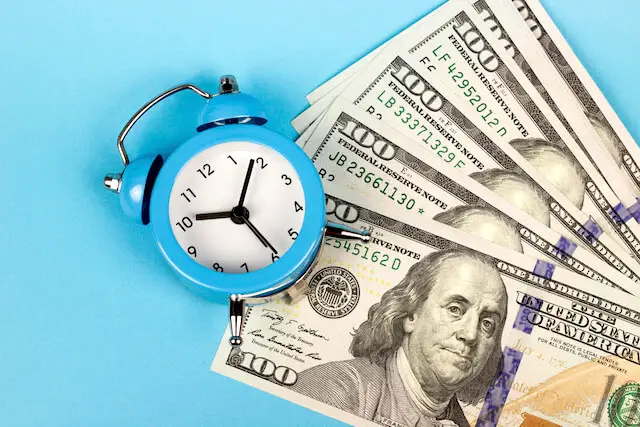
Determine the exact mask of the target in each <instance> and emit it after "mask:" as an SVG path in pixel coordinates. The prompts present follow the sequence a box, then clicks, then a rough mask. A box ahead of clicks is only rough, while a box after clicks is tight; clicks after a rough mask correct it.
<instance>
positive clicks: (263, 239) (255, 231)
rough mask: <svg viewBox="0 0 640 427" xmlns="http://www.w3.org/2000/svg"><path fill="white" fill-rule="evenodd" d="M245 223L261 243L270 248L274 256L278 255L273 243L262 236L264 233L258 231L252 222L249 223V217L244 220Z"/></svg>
mask: <svg viewBox="0 0 640 427" xmlns="http://www.w3.org/2000/svg"><path fill="white" fill-rule="evenodd" d="M243 220H244V223H245V224H247V227H249V229H250V230H251V231H252V232H253V234H255V235H256V237H257V238H258V240H260V242H262V244H263V245H264V246H265V248H266V247H269V248H270V249H271V250H272V251H273V253H274V254H277V253H278V251H277V250H276V248H274V247H273V246H272V245H271V243H269V241H268V240H267V239H266V238H265V237H264V236H263V235H262V233H260V232H259V231H258V229H257V228H256V227H255V226H254V225H253V224H252V223H251V221H249V218H248V217H244V218H243Z"/></svg>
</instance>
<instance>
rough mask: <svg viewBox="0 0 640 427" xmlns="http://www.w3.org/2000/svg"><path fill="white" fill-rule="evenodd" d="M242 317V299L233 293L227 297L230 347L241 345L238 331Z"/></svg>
mask: <svg viewBox="0 0 640 427" xmlns="http://www.w3.org/2000/svg"><path fill="white" fill-rule="evenodd" d="M243 319H244V300H243V299H241V298H240V296H239V295H236V294H233V295H231V296H230V297H229V324H230V325H231V338H229V344H231V346H232V347H240V346H241V345H242V337H240V331H241V329H242V321H243Z"/></svg>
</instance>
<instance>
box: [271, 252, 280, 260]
mask: <svg viewBox="0 0 640 427" xmlns="http://www.w3.org/2000/svg"><path fill="white" fill-rule="evenodd" d="M279 259H280V257H279V256H278V255H276V254H274V253H272V254H271V262H276V261H277V260H279Z"/></svg>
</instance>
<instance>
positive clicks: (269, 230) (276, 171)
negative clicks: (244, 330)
mask: <svg viewBox="0 0 640 427" xmlns="http://www.w3.org/2000/svg"><path fill="white" fill-rule="evenodd" d="M250 163H252V164H253V167H252V170H251V174H250V175H249V178H248V185H247V189H246V193H245V197H244V202H243V206H242V207H241V208H238V206H239V202H240V196H241V193H242V190H243V186H244V183H245V179H246V178H247V172H248V169H249V165H250ZM234 208H235V209H234ZM232 211H233V213H231V212H232ZM206 214H208V217H209V218H211V219H202V218H203V215H204V216H207V215H206ZM304 214H305V205H304V191H303V189H302V184H301V183H300V179H299V177H298V174H297V173H296V171H295V169H294V168H293V166H292V165H291V164H290V163H289V162H288V161H287V160H286V159H285V158H284V157H283V156H282V155H281V154H280V153H278V152H276V151H274V150H272V149H270V148H267V147H265V146H264V145H260V144H255V143H250V142H227V143H223V144H218V145H215V146H213V147H211V148H208V149H206V150H203V151H202V152H200V153H199V154H197V155H196V156H194V157H193V158H192V159H191V160H189V162H188V163H187V164H186V165H185V166H184V167H183V168H182V170H181V171H180V173H179V174H178V176H177V177H176V180H175V183H174V184H173V188H172V190H171V195H170V198H169V218H170V220H171V227H172V230H173V234H174V235H175V237H176V239H177V240H178V243H179V244H180V246H181V247H182V248H183V249H184V251H185V252H187V253H188V254H189V255H190V256H191V257H192V258H193V259H194V260H195V261H197V262H198V263H200V264H201V265H203V266H205V267H207V268H210V269H212V270H216V271H220V272H224V273H245V272H248V271H255V270H259V269H261V268H264V267H266V266H268V265H270V264H272V263H273V262H275V261H277V260H278V259H279V258H280V257H281V256H282V255H283V254H284V253H285V252H286V251H287V250H288V249H289V248H290V247H291V245H292V244H293V242H294V240H295V239H296V238H297V236H298V233H299V232H300V228H301V227H302V222H303V219H304ZM197 215H198V216H199V218H200V219H196V216H197ZM212 217H215V219H213V218H212ZM245 218H247V219H248V220H247V221H245V220H244V219H245Z"/></svg>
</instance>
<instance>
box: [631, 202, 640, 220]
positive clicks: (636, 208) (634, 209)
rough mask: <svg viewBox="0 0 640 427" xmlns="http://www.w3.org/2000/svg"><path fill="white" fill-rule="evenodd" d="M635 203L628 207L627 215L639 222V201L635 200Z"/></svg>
mask: <svg viewBox="0 0 640 427" xmlns="http://www.w3.org/2000/svg"><path fill="white" fill-rule="evenodd" d="M636 200H637V201H636V202H635V203H634V204H632V205H631V206H629V213H630V214H631V215H633V217H634V218H635V219H636V221H638V222H640V199H639V198H636Z"/></svg>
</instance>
